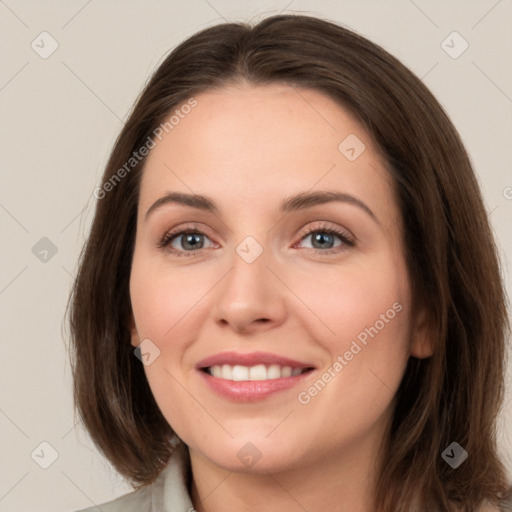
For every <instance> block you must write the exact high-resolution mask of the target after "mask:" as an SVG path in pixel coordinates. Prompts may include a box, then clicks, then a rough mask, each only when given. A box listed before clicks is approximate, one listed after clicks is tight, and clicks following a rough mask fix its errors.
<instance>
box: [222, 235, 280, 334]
mask: <svg viewBox="0 0 512 512" xmlns="http://www.w3.org/2000/svg"><path fill="white" fill-rule="evenodd" d="M270 252H271V251H270V250H269V248H264V247H263V246H262V245H261V244H260V243H259V242H258V241H257V240H256V239H255V238H254V237H253V236H247V237H245V238H244V239H243V240H242V241H241V242H240V243H239V244H238V245H237V246H236V247H235V250H234V253H233V255H232V258H231V259H230V263H231V268H230V270H229V272H228V273H227V275H226V276H225V278H224V279H223V282H222V284H221V286H220V287H219V294H218V297H217V300H216V305H215V316H216V320H217V321H222V322H227V323H229V324H231V325H232V326H233V327H234V328H236V329H239V330H245V329H248V328H249V326H250V325H251V324H253V322H255V321H261V320H266V321H267V322H268V321H272V322H276V321H278V320H279V319H281V320H282V315H283V314H284V310H285V308H284V303H283V296H282V294H281V293H280V291H279V286H278V283H276V282H275V281H276V279H275V277H274V275H273V273H272V272H271V271H270V270H269V268H267V266H268V267H270V266H271V262H270V261H269V258H268V253H270ZM260 323H261V322H260Z"/></svg>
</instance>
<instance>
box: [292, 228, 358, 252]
mask: <svg viewBox="0 0 512 512" xmlns="http://www.w3.org/2000/svg"><path fill="white" fill-rule="evenodd" d="M308 238H309V239H310V240H311V244H312V247H306V249H311V250H313V251H317V252H320V253H324V254H331V253H337V252H340V251H343V250H344V249H346V246H349V247H352V246H354V245H355V241H354V238H353V237H352V236H351V235H350V234H349V233H347V232H345V231H343V230H341V229H336V228H332V227H329V226H328V225H325V224H324V225H321V226H315V227H314V228H310V229H309V230H308V231H307V232H306V233H305V235H304V236H303V237H302V238H301V240H306V239H308ZM336 238H337V239H339V240H340V243H338V244H336V245H334V244H335V239H336ZM332 249H335V250H332Z"/></svg>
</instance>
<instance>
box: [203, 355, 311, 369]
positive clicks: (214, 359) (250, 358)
mask: <svg viewBox="0 0 512 512" xmlns="http://www.w3.org/2000/svg"><path fill="white" fill-rule="evenodd" d="M223 364H229V365H240V366H256V365H258V364H267V365H270V364H278V365H280V366H291V367H292V368H314V365H312V364H308V363H303V362H301V361H296V360H295V359H290V358H289V357H284V356H280V355H278V354H272V353H271V352H251V353H248V354H243V353H240V352H221V353H219V354H214V355H213V356H209V357H207V358H205V359H202V360H201V361H199V362H198V363H197V365H196V367H197V368H199V369H203V368H210V367H211V366H216V365H223Z"/></svg>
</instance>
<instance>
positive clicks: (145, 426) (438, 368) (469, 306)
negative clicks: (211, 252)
mask: <svg viewBox="0 0 512 512" xmlns="http://www.w3.org/2000/svg"><path fill="white" fill-rule="evenodd" d="M239 80H246V81H247V82H249V83H252V84H257V85H264V84H271V83H278V82H280V83H286V84H289V85H292V86H294V87H302V88H311V89H315V90H317V91H320V92H322V93H324V94H326V95H327V96H329V97H330V98H332V99H333V100H335V101H337V102H339V104H340V105H342V106H343V107H344V108H346V109H348V110H349V111H350V112H351V113H352V115H354V116H355V117H356V118H357V119H358V120H359V121H360V122H362V123H363V125H364V126H365V127H366V129H367V130H368V132H369V133H370V134H371V136H372V137H373V138H374V140H375V142H376V144H377V147H379V148H380V150H381V152H382V155H383V158H384V159H385V161H386V163H387V165H388V167H389V169H390V172H391V174H392V176H393V178H394V182H395V186H396V190H397V194H398V200H399V206H400V209H401V214H402V216H403V221H404V237H405V257H406V262H407V267H408V271H409V274H410V278H411V283H412V287H413V302H414V303H413V311H414V312H415V313H416V312H417V311H418V308H419V307H424V308H426V311H427V313H428V316H429V325H430V326H431V333H432V340H433V341H434V343H435V351H434V354H433V356H432V357H429V358H427V359H421V360H420V359H416V358H413V357H411V358H410V360H409V363H408V366H407V369H406V373H405V375H404V378H403V381H402V384H401V386H400V389H399V391H398V393H397V397H396V409H395V413H394V416H393V421H392V425H391V429H390V433H389V437H388V438H387V439H386V440H385V441H386V445H385V454H384V456H383V458H382V463H381V466H380V472H379V481H378V492H377V496H376V497H375V499H376V503H378V504H379V509H380V510H383V511H385V512H391V511H394V512H396V511H405V510H409V507H410V505H411V504H412V503H413V502H414V499H417V500H418V503H419V504H420V505H421V508H420V510H428V511H429V512H432V511H434V510H435V511H437V510H452V508H451V507H452V506H453V504H457V506H458V507H460V509H461V510H464V511H473V510H477V508H478V506H479V505H480V504H481V503H482V502H483V500H484V499H488V500H490V501H491V502H494V503H497V499H496V497H497V496H500V495H502V496H506V495H507V493H510V490H509V489H508V484H507V482H506V473H505V468H504V466H503V464H502V462H501V461H500V459H499V457H498V453H497V446H496V419H497V415H498V412H499V409H500V405H501V403H502V400H503V394H504V371H505V367H504V364H505V363H504V361H505V359H506V345H505V340H506V335H507V334H508V332H509V331H508V329H509V325H508V320H507V315H506V305H505V293H504V289H503V285H502V280H501V275H500V269H499V264H498V258H497V250H496V247H495V243H494V240H493V236H492V233H491V230H490V227H489V223H488V220H487V214H486V211H485V208H484V204H483V201H482V198H481V194H480V191H479V187H478V183H477V180H476V178H475V174H474V172H473V170H472V167H471V164H470V161H469V158H468V155H467V153H466V151H465V149H464V147H463V145H462V142H461V140H460V138H459V135H458V133H457V131H456V129H455V128H454V126H453V124H452V123H451V122H450V120H449V119H448V117H447V116H446V114H445V112H444V111H443V109H442V107H441V106H440V105H439V103H438V102H437V101H436V99H435V98H434V97H433V95H432V94H431V93H430V92H429V90H428V89H427V88H426V87H425V86H424V84H423V83H422V82H421V81H420V80H419V79H418V78H417V77H416V76H415V75H414V74H413V73H411V72H410V71H409V70H408V69H407V68H406V67H405V66H404V65H402V64H401V63H400V62H399V61H398V60H397V59H396V58H394V57H393V56H391V55H390V54H389V53H387V52H386V51H384V50H383V49H382V48H381V47H379V46H377V45H376V44H374V43H372V42H370V41H368V40H367V39H365V38H364V37H362V36H360V35H358V34H356V33H355V32H353V31H350V30H348V29H346V28H344V27H342V26H339V25H337V24H335V23H332V22H329V21H325V20H321V19H318V18H313V17H309V16H298V15H278V16H272V17H268V18H266V19H264V20H262V21H261V22H259V23H258V24H257V25H255V26H254V27H253V26H250V25H248V24H245V23H225V24H221V25H217V26H214V27H211V28H208V29H205V30H202V31H201V32H199V33H197V34H195V35H193V36H192V37H190V38H189V39H187V40H186V41H184V42H183V43H181V44H180V45H179V46H178V47H177V48H175V49H174V50H173V51H172V52H171V53H170V54H169V55H168V56H167V58H166V59H165V60H164V62H163V63H162V64H161V65H160V66H159V68H158V69H157V70H156V72H155V73H154V75H153V76H152V78H151V80H150V81H149V82H148V83H147V85H146V87H145V89H144V91H143V92H142V94H141V96H140V97H139V99H138V100H137V102H136V104H135V106H134V108H133V111H132V112H131V115H130V117H129V119H128V121H127V122H126V125H125V126H124V128H123V130H122V131H121V134H120V135H119V137H118V139H117V141H116V143H115V146H114V148H113V151H112V153H111V156H110V159H109V161H108V164H107V167H106V170H105V173H104V176H103V187H104V189H103V190H106V188H105V184H106V183H107V182H108V181H109V180H111V179H112V177H113V176H114V175H115V174H116V172H118V170H119V169H120V168H122V167H123V166H124V165H125V164H126V162H127V161H128V160H129V159H130V157H132V155H133V154H134V152H136V151H137V150H138V149H139V148H141V147H142V146H143V145H144V144H145V142H146V140H148V137H151V135H152V133H153V131H154V130H155V129H156V128H157V127H158V126H159V125H160V124H161V123H162V122H164V121H165V119H166V118H167V117H168V116H169V115H170V113H171V111H172V109H175V108H176V107H178V106H179V105H180V104H182V103H183V102H185V101H187V99H189V98H190V97H191V96H192V95H194V94H198V93H200V92H203V91H206V90H208V89H212V88H218V87H222V86H224V85H227V84H230V83H233V82H236V81H239ZM144 161H145V159H144V158H143V159H141V160H140V162H138V163H137V164H136V165H134V166H133V168H132V169H130V170H129V172H126V173H123V178H122V179H120V180H117V182H116V184H115V187H112V190H111V191H109V192H108V193H103V196H104V197H102V198H101V199H99V200H98V202H97V206H96V213H95V217H94V221H93V224H92V229H91V232H90V236H89V238H88V241H87V243H86V245H85V247H84V249H83V252H82V254H81V260H80V266H79V272H78V275H77V279H76V282H75V284H74V288H73V290H72V294H71V296H70V302H69V305H70V309H69V321H70V326H71V338H72V345H71V348H72V368H73V374H74V383H75V387H74V397H75V404H76V408H77V410H78V412H79V414H80V417H81V419H82V420H83V422H84V424H85V426H86V428H87V429H88V431H89V433H90V435H91V436H92V439H93V440H94V442H95V443H96V445H97V447H98V448H99V449H100V450H101V451H102V452H103V454H104V455H105V456H106V457H107V458H108V459H109V460H110V461H111V462H112V464H113V465H114V466H115V468H116V469H117V470H118V471H119V472H120V473H121V474H122V475H124V476H125V477H127V478H128V479H129V480H130V481H131V482H132V483H133V485H134V486H135V487H138V486H142V485H147V484H149V483H151V482H153V481H154V480H155V478H156V477H157V475H158V474H159V473H160V471H161V470H162V469H163V467H164V466H165V465H166V463H167V462H168V461H169V458H170V457H171V455H172V447H171V445H170V443H169V440H170V438H171V437H172V435H173V432H172V429H171V427H170V426H169V425H168V423H167V421H166V420H165V419H164V417H163V415H162V414H161V412H160V410H159V408H158V406H157V404H156V402H155V400H154V398H153V396H152V393H151V391H150V388H149V386H148V383H147V380H146V377H145V374H144V371H143V366H142V365H141V363H140V361H139V360H138V359H137V358H136V357H134V353H133V347H132V346H131V344H130V326H131V314H132V313H131V305H130V296H129V286H128V284H129V278H130V268H131V258H132V254H133V248H134V239H135V229H136V217H137V203H138V193H139V183H140V177H141V173H142V170H143V165H144ZM125 168H126V167H125ZM124 174H125V175H124ZM118 176H119V174H118ZM454 441H456V442H457V443H459V444H460V445H461V446H462V447H464V449H465V450H466V451H467V452H468V454H469V458H468V459H467V460H466V461H465V462H464V463H463V464H462V465H461V466H460V467H458V468H457V469H456V470H454V469H452V468H451V467H450V466H449V465H448V464H447V463H446V462H445V461H444V460H443V459H442V457H441V453H442V452H443V450H444V449H445V448H446V447H447V446H449V445H450V444H451V443H452V442H454Z"/></svg>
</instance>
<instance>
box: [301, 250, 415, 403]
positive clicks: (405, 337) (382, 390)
mask: <svg viewBox="0 0 512 512" xmlns="http://www.w3.org/2000/svg"><path fill="white" fill-rule="evenodd" d="M319 277H320V278H319V279H316V280H315V281H316V282H319V283H326V285H325V286H311V281H309V282H308V283H304V286H303V289H302V290H300V291H299V292H298V294H299V293H302V294H303V296H304V297H308V303H307V305H308V306H309V307H310V308H311V310H312V311H314V312H315V313H316V317H314V319H313V321H311V322H310V324H309V327H310V329H311V330H312V331H313V329H314V332H315V333H316V335H315V341H316V343H318V344H319V345H322V347H323V348H324V350H325V352H326V353H327V354H328V357H327V360H326V362H325V368H324V370H326V371H327V370H329V368H330V373H331V374H334V375H335V376H336V377H335V378H332V379H329V376H327V377H326V379H329V382H332V384H331V383H329V384H328V385H327V386H326V388H327V387H328V388H330V392H327V393H325V398H326V399H328V400H331V399H332V400H333V401H336V402H337V403H338V404H341V403H342V402H344V400H345V399H344V400H342V401H340V400H339V399H336V398H335V396H334V395H335V394H340V393H342V394H343V395H345V393H346V390H347V389H350V393H351V395H352V398H353V399H352V400H351V402H352V404H353V407H354V409H357V408H358V407H359V406H360V405H361V404H363V406H364V407H367V406H368V405H369V403H372V404H375V403H379V402H380V403H381V406H385V405H386V404H385V402H387V401H389V399H390V398H391V397H392V395H393V394H394V393H395V392H396V390H397V389H398V386H399V384H400V381H401V378H402V376H403V372H404V369H405V365H406V363H407V360H408V357H409V343H410V331H409V325H410V305H409V303H410V297H409V286H408V278H407V273H406V269H405V267H404V264H403V262H402V261H401V260H400V259H399V258H393V257H392V255H391V254H390V255H389V256H384V257H382V258H379V259H375V260H374V261H372V262H370V263H368V264H366V265H360V266H358V265H353V266H351V267H350V268H348V267H347V268H346V269H342V270H340V272H339V274H334V273H332V272H329V273H326V274H325V276H323V278H321V277H322V276H319ZM310 316H311V315H310ZM319 320H321V321H319ZM313 325H314V327H312V326H313ZM336 361H338V363H339V365H338V366H336V368H333V363H335V362H336ZM318 387H321V385H319V386H318ZM331 392H332V393H333V395H331ZM313 393H315V392H314V391H313ZM322 394H324V392H323V391H322ZM328 396H329V398H327V397H328ZM345 396H346V395H345ZM347 399H348V400H350V399H349V398H347Z"/></svg>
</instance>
